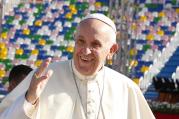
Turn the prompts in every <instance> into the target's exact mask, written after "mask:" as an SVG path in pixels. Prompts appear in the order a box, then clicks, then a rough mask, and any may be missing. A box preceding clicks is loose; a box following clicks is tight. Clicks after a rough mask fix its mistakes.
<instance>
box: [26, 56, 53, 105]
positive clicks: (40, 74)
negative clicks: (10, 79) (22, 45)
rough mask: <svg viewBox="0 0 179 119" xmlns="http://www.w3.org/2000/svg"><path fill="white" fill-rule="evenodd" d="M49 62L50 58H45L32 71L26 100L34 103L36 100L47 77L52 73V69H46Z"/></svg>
mask: <svg viewBox="0 0 179 119" xmlns="http://www.w3.org/2000/svg"><path fill="white" fill-rule="evenodd" d="M50 62H51V58H48V59H46V60H45V61H44V62H43V63H42V64H41V65H40V67H39V68H38V69H37V71H36V72H35V73H34V75H33V77H32V80H31V83H30V86H29V89H28V91H27V93H26V96H25V97H26V100H27V101H28V102H30V103H31V104H34V103H35V102H36V101H37V100H38V98H39V97H40V95H41V93H42V91H43V89H44V88H45V86H46V84H47V82H48V80H49V78H50V77H51V75H52V74H53V71H52V70H48V71H46V69H47V67H48V65H49V64H50ZM45 71H46V72H45Z"/></svg>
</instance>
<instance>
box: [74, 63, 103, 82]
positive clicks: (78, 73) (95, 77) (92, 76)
mask: <svg viewBox="0 0 179 119" xmlns="http://www.w3.org/2000/svg"><path fill="white" fill-rule="evenodd" d="M71 63H72V65H71V66H72V68H73V71H74V74H75V76H76V77H77V78H78V79H79V80H81V81H90V80H97V79H98V78H97V77H100V76H103V75H104V66H103V67H102V69H101V70H100V71H99V72H97V73H96V74H93V75H90V76H85V75H83V74H81V73H80V72H79V71H78V70H77V69H76V68H75V65H74V61H73V60H72V62H71Z"/></svg>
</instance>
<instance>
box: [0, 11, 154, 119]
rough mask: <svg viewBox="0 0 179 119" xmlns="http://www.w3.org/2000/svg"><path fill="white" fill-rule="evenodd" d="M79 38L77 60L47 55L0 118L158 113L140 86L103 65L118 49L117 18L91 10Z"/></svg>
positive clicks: (145, 117) (106, 118)
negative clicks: (54, 61)
mask: <svg viewBox="0 0 179 119" xmlns="http://www.w3.org/2000/svg"><path fill="white" fill-rule="evenodd" d="M74 39H75V50H74V57H73V59H72V60H69V61H63V62H58V63H51V64H50V62H51V59H50V58H49V59H47V60H45V61H44V62H43V64H42V65H41V66H40V67H39V69H37V70H35V71H33V72H32V73H31V74H30V75H29V76H28V77H27V78H26V80H25V81H23V82H22V83H21V84H20V85H19V86H18V87H17V88H16V89H15V90H13V91H12V92H11V94H10V95H9V96H7V97H6V99H4V100H3V102H2V105H7V107H8V108H7V109H6V110H5V111H4V112H3V113H2V114H1V119H26V118H30V119H154V118H155V117H154V116H153V114H152V112H151V110H150V108H149V106H148V104H147V102H146V100H145V99H144V97H143V95H142V93H141V91H140V89H139V87H138V86H137V85H136V84H134V83H133V82H132V81H131V80H130V79H129V78H127V77H126V76H124V75H122V74H120V73H118V72H116V71H114V70H112V69H110V68H108V67H105V66H104V64H105V62H106V60H110V59H112V57H113V55H114V54H115V53H116V51H117V50H118V44H117V43H116V27H115V24H114V23H113V21H112V20H110V19H109V18H108V17H106V16H105V15H103V14H99V13H95V14H90V15H88V16H86V17H85V18H84V19H83V20H82V21H81V22H80V23H79V25H78V27H77V31H76V33H75V34H74ZM12 95H16V98H14V99H11V97H12ZM7 102H9V103H7ZM17 108H18V110H17Z"/></svg>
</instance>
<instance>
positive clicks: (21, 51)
mask: <svg viewBox="0 0 179 119" xmlns="http://www.w3.org/2000/svg"><path fill="white" fill-rule="evenodd" d="M23 53H24V50H23V49H21V48H20V49H17V50H16V54H17V55H22V54H23Z"/></svg>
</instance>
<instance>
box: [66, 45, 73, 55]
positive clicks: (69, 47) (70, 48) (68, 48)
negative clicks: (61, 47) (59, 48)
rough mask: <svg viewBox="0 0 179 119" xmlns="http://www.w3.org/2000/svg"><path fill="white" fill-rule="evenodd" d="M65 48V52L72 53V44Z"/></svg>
mask: <svg viewBox="0 0 179 119" xmlns="http://www.w3.org/2000/svg"><path fill="white" fill-rule="evenodd" d="M66 50H67V52H70V53H73V51H74V47H73V46H68V47H67V49H66Z"/></svg>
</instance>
